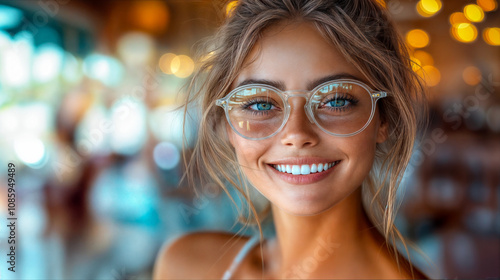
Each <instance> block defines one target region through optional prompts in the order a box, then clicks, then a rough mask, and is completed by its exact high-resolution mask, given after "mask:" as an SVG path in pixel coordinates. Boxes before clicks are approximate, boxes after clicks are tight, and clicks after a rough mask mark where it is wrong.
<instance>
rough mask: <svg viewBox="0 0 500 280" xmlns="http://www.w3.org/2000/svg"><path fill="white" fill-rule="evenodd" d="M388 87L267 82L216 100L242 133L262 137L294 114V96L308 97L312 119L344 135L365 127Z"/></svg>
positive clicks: (328, 130)
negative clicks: (296, 86) (287, 86)
mask: <svg viewBox="0 0 500 280" xmlns="http://www.w3.org/2000/svg"><path fill="white" fill-rule="evenodd" d="M387 95H388V94H387V92H384V91H373V90H372V89H370V88H369V87H368V86H367V85H365V84H364V83H362V82H359V81H356V80H350V79H341V80H332V81H328V82H326V83H323V84H321V85H319V86H317V87H316V88H314V89H313V90H312V91H304V90H288V91H282V90H279V89H277V88H275V87H272V86H269V85H263V84H249V85H244V86H241V87H237V88H235V89H234V90H232V91H231V92H230V93H229V94H228V95H226V96H225V97H223V98H221V99H218V100H216V101H215V104H216V105H217V106H220V107H222V108H224V111H225V113H226V118H227V120H228V122H229V124H230V126H231V128H232V129H233V130H234V131H235V132H236V133H237V134H239V135H240V136H241V137H243V138H246V139H250V140H262V139H266V138H269V137H272V136H274V135H276V134H277V133H278V132H280V131H281V130H282V129H283V127H284V126H285V124H286V122H287V121H288V117H289V116H290V103H289V102H288V99H289V98H291V97H304V98H305V99H306V104H305V105H304V110H305V112H306V115H307V117H308V119H309V121H310V122H311V123H315V124H316V125H317V126H318V127H319V128H320V129H321V130H323V131H324V132H326V133H328V134H330V135H334V136H341V137H348V136H353V135H356V134H358V133H360V132H361V131H363V130H364V129H365V128H366V127H367V126H368V125H369V124H370V122H371V120H372V118H373V115H374V113H375V108H376V103H377V100H378V99H380V98H384V97H386V96H387Z"/></svg>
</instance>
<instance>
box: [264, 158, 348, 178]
mask: <svg viewBox="0 0 500 280" xmlns="http://www.w3.org/2000/svg"><path fill="white" fill-rule="evenodd" d="M339 162H340V161H339V160H337V161H334V162H328V163H319V164H316V163H314V164H302V165H291V164H271V167H273V168H274V169H276V170H278V171H279V172H281V173H288V174H292V175H309V174H312V173H321V172H325V171H327V170H328V169H330V168H332V167H333V166H335V165H336V164H338V163H339Z"/></svg>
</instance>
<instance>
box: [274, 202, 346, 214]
mask: <svg viewBox="0 0 500 280" xmlns="http://www.w3.org/2000/svg"><path fill="white" fill-rule="evenodd" d="M322 200H323V201H318V200H314V201H312V200H307V201H306V200H303V199H302V200H300V199H299V200H293V201H288V202H285V203H280V204H274V205H275V206H276V207H278V208H279V209H281V210H282V211H285V212H286V213H288V214H290V215H294V216H314V215H319V214H321V213H323V212H326V211H328V210H330V209H332V208H333V207H334V206H335V205H337V204H338V201H325V200H324V198H322Z"/></svg>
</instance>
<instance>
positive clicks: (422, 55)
mask: <svg viewBox="0 0 500 280" xmlns="http://www.w3.org/2000/svg"><path fill="white" fill-rule="evenodd" d="M413 56H414V57H415V58H416V59H418V60H419V61H420V62H421V65H422V66H424V65H434V59H433V58H432V55H431V54H430V53H428V52H426V51H422V50H417V51H415V53H413Z"/></svg>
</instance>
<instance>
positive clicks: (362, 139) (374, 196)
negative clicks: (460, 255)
mask: <svg viewBox="0 0 500 280" xmlns="http://www.w3.org/2000/svg"><path fill="white" fill-rule="evenodd" d="M207 45H208V46H210V47H209V48H207V50H206V51H207V53H209V52H211V53H212V55H211V56H210V58H209V59H206V60H205V61H204V64H203V65H202V67H201V68H200V69H199V71H198V72H197V74H196V75H195V76H194V78H193V80H192V83H191V84H190V89H191V95H190V97H189V100H188V103H191V102H197V103H198V104H200V105H201V110H202V119H201V124H200V131H199V139H198V143H197V145H196V147H195V150H194V153H193V156H192V158H191V161H190V162H189V166H188V176H191V178H192V177H194V176H195V175H194V174H201V175H202V176H201V179H202V180H201V182H202V184H204V183H205V182H207V181H209V182H215V183H217V184H218V185H219V186H220V187H221V188H222V189H224V190H225V191H226V192H228V191H227V187H226V185H227V184H229V185H231V186H232V187H233V188H235V189H236V190H237V191H238V192H239V194H240V195H241V197H242V198H243V199H244V200H245V201H247V203H248V205H249V208H248V209H250V211H248V213H249V215H247V216H246V223H247V224H255V225H256V226H257V227H258V229H259V230H260V229H261V226H260V225H261V221H262V219H263V218H264V215H263V213H258V211H257V210H256V209H255V207H254V206H253V204H252V201H251V199H250V191H249V188H248V187H247V182H249V183H250V184H251V186H252V187H253V188H255V189H256V190H258V191H259V192H260V193H261V194H262V195H263V196H264V197H265V198H267V200H268V201H269V202H270V206H271V207H270V208H271V211H272V218H273V222H274V226H275V228H276V236H275V237H273V238H271V239H269V240H263V238H262V234H261V235H260V236H256V237H253V238H247V237H239V238H234V236H233V235H232V234H228V233H213V232H212V233H208V232H200V233H196V234H189V235H185V236H183V237H181V238H178V239H177V240H175V241H174V242H172V243H170V244H167V245H166V246H165V247H164V249H163V250H162V251H161V253H160V254H159V256H158V259H157V262H156V266H155V271H154V277H155V279H167V278H175V279H186V278H196V279H199V278H225V279H229V278H265V279H269V278H279V279H283V278H329V279H331V278H370V279H385V278H394V279H402V278H419V279H421V278H426V276H425V275H423V274H422V273H421V272H419V271H418V270H417V269H416V268H414V267H413V266H412V264H411V261H410V260H409V259H408V258H405V257H403V255H402V254H400V252H399V251H398V249H397V246H398V244H402V245H403V248H406V245H405V242H404V239H403V238H402V236H401V235H400V234H399V232H398V230H397V228H396V227H395V225H394V216H395V213H396V210H397V209H396V204H395V197H396V196H395V194H396V191H397V188H398V186H399V183H400V180H401V177H402V175H403V172H404V170H405V168H406V165H407V164H408V162H409V159H410V155H411V151H412V147H413V144H414V141H415V137H416V135H417V122H418V119H419V117H418V113H419V111H422V110H421V109H423V108H421V107H419V106H420V105H421V104H423V102H422V101H423V87H422V85H421V83H420V81H419V79H418V77H417V76H416V75H415V74H414V73H413V71H412V69H411V64H410V60H409V58H408V54H407V53H406V47H405V46H404V45H403V43H402V41H401V39H400V37H399V35H398V34H397V32H396V30H395V28H394V26H393V25H392V23H391V21H390V20H389V19H388V17H387V15H386V12H385V11H384V10H383V8H382V7H380V6H378V4H377V3H376V2H375V1H373V0H356V1H331V0H307V1H306V0H252V1H245V0H242V1H239V2H238V5H236V6H235V8H234V9H233V10H232V12H231V16H230V17H229V18H228V19H227V20H226V22H225V23H224V25H223V26H222V27H221V28H220V30H219V32H218V33H217V34H216V35H215V36H214V40H212V41H210V42H209V43H208V44H207ZM194 181H197V180H194V179H193V182H194ZM257 237H260V238H257ZM230 241H232V242H233V243H232V245H233V246H227V244H229V242H230ZM259 241H260V246H255V245H256V244H257V243H258V242H259ZM406 253H408V252H407V250H406ZM406 256H409V255H408V254H406Z"/></svg>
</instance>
